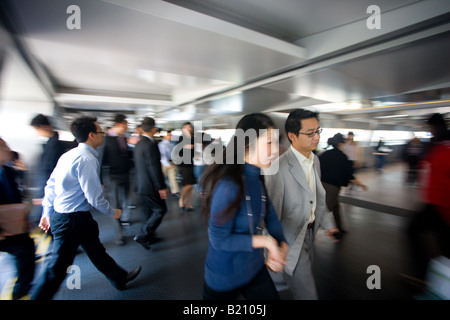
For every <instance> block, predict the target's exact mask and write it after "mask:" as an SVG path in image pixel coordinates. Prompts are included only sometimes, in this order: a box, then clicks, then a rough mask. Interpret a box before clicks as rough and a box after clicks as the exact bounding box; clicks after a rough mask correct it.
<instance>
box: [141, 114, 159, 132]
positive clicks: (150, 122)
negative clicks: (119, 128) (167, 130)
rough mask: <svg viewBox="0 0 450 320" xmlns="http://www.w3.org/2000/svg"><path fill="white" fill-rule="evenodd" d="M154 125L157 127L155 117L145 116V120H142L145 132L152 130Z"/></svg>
mask: <svg viewBox="0 0 450 320" xmlns="http://www.w3.org/2000/svg"><path fill="white" fill-rule="evenodd" d="M154 127H156V122H155V119H153V118H151V117H145V118H144V120H142V125H141V128H142V130H143V131H144V132H150V130H152V129H153V128H154Z"/></svg>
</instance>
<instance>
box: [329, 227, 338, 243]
mask: <svg viewBox="0 0 450 320" xmlns="http://www.w3.org/2000/svg"><path fill="white" fill-rule="evenodd" d="M338 232H339V229H338V228H331V229H328V230H327V233H328V237H329V238H330V239H331V240H333V241H334V242H338V241H339V240H338V239H336V238H335V237H334V234H335V233H338Z"/></svg>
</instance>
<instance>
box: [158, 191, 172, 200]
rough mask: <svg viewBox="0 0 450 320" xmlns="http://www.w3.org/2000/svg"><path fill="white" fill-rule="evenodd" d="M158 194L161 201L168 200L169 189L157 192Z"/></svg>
mask: <svg viewBox="0 0 450 320" xmlns="http://www.w3.org/2000/svg"><path fill="white" fill-rule="evenodd" d="M158 192H159V197H160V198H161V199H163V200H165V199H167V198H169V189H162V190H158Z"/></svg>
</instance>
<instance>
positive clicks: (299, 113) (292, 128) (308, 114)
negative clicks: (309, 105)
mask: <svg viewBox="0 0 450 320" xmlns="http://www.w3.org/2000/svg"><path fill="white" fill-rule="evenodd" d="M310 118H316V119H317V120H319V113H318V112H315V111H310V110H306V109H295V110H294V111H292V112H291V113H289V116H288V117H287V119H286V122H285V123H284V131H285V132H286V136H287V138H288V139H289V135H288V133H289V132H292V133H293V134H295V135H296V136H298V133H299V132H300V130H301V129H302V120H303V119H310ZM289 142H291V143H292V141H291V139H289Z"/></svg>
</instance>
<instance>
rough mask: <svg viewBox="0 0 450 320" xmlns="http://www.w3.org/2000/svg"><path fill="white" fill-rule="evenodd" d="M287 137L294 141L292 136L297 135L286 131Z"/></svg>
mask: <svg viewBox="0 0 450 320" xmlns="http://www.w3.org/2000/svg"><path fill="white" fill-rule="evenodd" d="M287 135H288V138H289V140H291V141H294V138H297V136H296V135H295V134H294V133H293V132H288V134H287Z"/></svg>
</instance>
